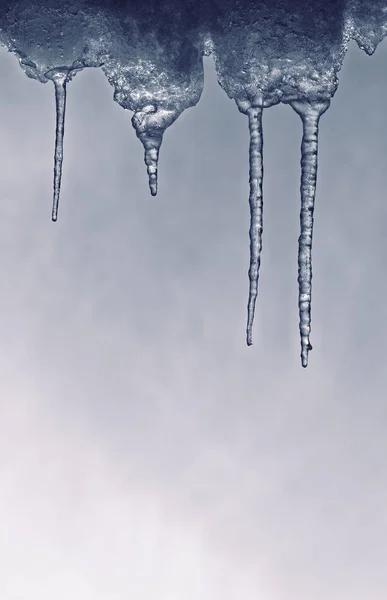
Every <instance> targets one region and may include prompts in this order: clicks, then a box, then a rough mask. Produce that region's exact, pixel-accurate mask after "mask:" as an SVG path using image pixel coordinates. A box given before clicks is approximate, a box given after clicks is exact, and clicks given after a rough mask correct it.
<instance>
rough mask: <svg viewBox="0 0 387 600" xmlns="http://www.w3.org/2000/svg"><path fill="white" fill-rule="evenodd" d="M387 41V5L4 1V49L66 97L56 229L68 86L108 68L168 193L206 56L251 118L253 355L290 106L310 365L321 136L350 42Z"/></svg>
mask: <svg viewBox="0 0 387 600" xmlns="http://www.w3.org/2000/svg"><path fill="white" fill-rule="evenodd" d="M386 33H387V0H386V1H382V0H371V1H370V0H255V1H253V0H207V1H205V0H147V1H145V0H67V1H66V3H64V2H63V0H8V1H7V0H3V2H2V3H1V5H0V43H1V44H2V45H3V46H4V47H5V48H6V49H7V50H9V51H10V52H12V53H13V54H15V55H16V57H17V58H18V60H19V62H20V65H21V67H22V68H23V70H24V71H25V73H26V75H27V76H28V77H31V78H34V79H37V80H38V81H40V82H42V83H46V82H47V81H49V80H51V81H52V82H53V83H54V86H55V99H56V114H57V124H56V141H55V156H54V192H53V209H52V219H53V220H54V221H55V220H56V219H57V214H58V204H59V193H60V182H61V176H62V161H63V138H64V122H65V109H66V91H67V84H68V83H69V82H70V81H71V79H72V78H73V77H74V75H76V73H78V72H79V71H80V70H82V69H84V68H87V67H101V68H102V70H103V72H104V74H105V75H106V77H107V79H108V81H109V83H110V84H111V85H112V87H113V88H114V100H115V101H116V102H118V103H119V104H120V105H121V106H122V107H123V108H124V109H127V110H130V111H132V112H133V115H132V119H131V120H132V125H133V127H134V129H135V131H136V134H137V137H138V138H139V139H140V141H141V142H142V144H143V147H144V160H145V164H146V167H147V172H148V179H149V187H150V191H151V194H152V195H156V193H157V172H158V158H159V152H160V147H161V144H162V140H163V134H164V132H165V130H166V129H167V128H168V127H169V126H170V125H171V124H172V123H173V122H174V121H175V120H176V119H177V118H178V117H179V115H180V114H181V113H182V112H183V111H184V110H185V109H187V108H189V107H192V106H194V105H195V104H196V103H197V102H198V100H199V98H200V96H201V93H202V90H203V55H206V56H208V55H210V54H212V55H213V58H214V61H215V66H216V73H217V77H218V81H219V84H220V85H221V87H222V88H223V89H224V91H225V92H226V93H227V95H228V96H229V98H231V99H233V100H235V102H236V104H237V106H238V109H239V110H240V111H241V112H242V113H244V114H246V115H247V117H248V125H249V131H250V196H249V202H250V214H251V220H250V268H249V278H250V293H249V301H248V320H247V343H248V345H251V344H252V327H253V319H254V311H255V302H256V297H257V293H258V277H259V266H260V252H261V248H262V232H263V196H262V183H263V131H262V117H263V113H264V109H265V108H268V107H270V106H273V105H275V104H278V103H280V102H282V103H286V104H289V105H290V106H292V108H293V109H294V110H295V111H296V112H297V113H298V114H299V115H300V117H301V119H302V124H303V139H302V143H301V213H300V226H301V234H300V238H299V253H298V281H299V313H300V335H301V362H302V365H303V366H304V367H306V366H307V364H308V353H309V351H310V350H311V344H310V330H311V291H312V262H311V251H312V240H313V211H314V202H315V193H316V178H317V150H318V127H319V120H320V117H321V115H322V114H323V113H324V112H325V111H326V110H327V108H328V106H329V103H330V101H331V99H332V97H333V96H334V93H335V91H336V89H337V86H338V72H339V71H340V68H341V66H342V63H343V60H344V57H345V53H346V50H347V45H348V42H349V40H350V39H353V40H355V41H356V43H357V44H358V45H359V47H360V48H361V49H362V50H364V51H365V52H366V53H367V54H372V53H373V52H374V51H375V49H376V47H377V45H378V44H379V43H380V42H381V41H382V39H383V38H384V37H385V36H386Z"/></svg>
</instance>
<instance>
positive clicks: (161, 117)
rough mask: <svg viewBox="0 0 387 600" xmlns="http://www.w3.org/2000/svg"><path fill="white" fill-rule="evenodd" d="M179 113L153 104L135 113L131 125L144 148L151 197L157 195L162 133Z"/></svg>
mask: <svg viewBox="0 0 387 600" xmlns="http://www.w3.org/2000/svg"><path fill="white" fill-rule="evenodd" d="M178 115H179V112H178V111H174V110H167V109H163V108H159V107H157V106H155V105H153V104H150V105H148V106H145V107H143V108H142V109H140V110H138V111H136V112H135V113H134V115H133V117H132V125H133V127H134V128H135V130H136V135H137V137H138V138H139V140H140V141H141V143H142V145H143V146H144V150H145V154H144V161H145V164H146V168H147V172H148V182H149V189H150V192H151V194H152V196H156V194H157V176H158V161H159V152H160V147H161V143H162V141H163V135H164V131H165V130H166V129H167V127H169V125H171V124H172V123H173V122H174V121H175V119H176V118H177V117H178Z"/></svg>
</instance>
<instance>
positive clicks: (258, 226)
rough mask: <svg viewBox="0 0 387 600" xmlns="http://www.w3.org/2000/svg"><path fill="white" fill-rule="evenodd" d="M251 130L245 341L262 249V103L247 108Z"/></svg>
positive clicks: (249, 336)
mask: <svg viewBox="0 0 387 600" xmlns="http://www.w3.org/2000/svg"><path fill="white" fill-rule="evenodd" d="M247 115H248V118H249V130H250V151H249V161H250V178H249V181H250V197H249V203H250V268H249V279H250V290H249V301H248V305H247V330H246V338H247V345H248V346H251V345H252V343H253V333H252V329H253V322H254V313H255V304H256V299H257V295H258V278H259V267H260V262H261V258H260V254H261V249H262V231H263V196H262V183H263V156H262V149H263V134H262V107H252V108H249V109H248V111H247Z"/></svg>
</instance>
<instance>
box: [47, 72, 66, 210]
mask: <svg viewBox="0 0 387 600" xmlns="http://www.w3.org/2000/svg"><path fill="white" fill-rule="evenodd" d="M67 76H68V73H67V71H58V72H57V73H55V74H54V75H53V76H52V77H51V79H52V81H53V82H54V85H55V101H56V136H55V155H54V195H53V204H52V220H53V221H56V220H57V218H58V205H59V195H60V184H61V179H62V163H63V136H64V123H65V114H66V83H67Z"/></svg>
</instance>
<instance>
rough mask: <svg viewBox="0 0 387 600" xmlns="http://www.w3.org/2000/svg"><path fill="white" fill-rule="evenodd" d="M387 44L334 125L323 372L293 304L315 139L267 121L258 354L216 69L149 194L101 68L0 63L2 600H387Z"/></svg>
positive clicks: (234, 148)
mask: <svg viewBox="0 0 387 600" xmlns="http://www.w3.org/2000/svg"><path fill="white" fill-rule="evenodd" d="M386 60H387V45H386V42H385V43H384V44H382V45H381V46H380V47H379V48H378V50H377V52H376V54H375V55H374V56H373V57H371V58H369V57H367V56H366V55H365V54H364V53H361V52H360V50H359V49H358V48H357V47H356V46H355V45H354V44H351V46H350V51H349V52H348V55H347V58H346V60H345V63H344V67H343V70H342V72H341V75H340V86H339V90H338V92H337V94H336V96H335V98H334V99H333V101H332V105H331V108H330V109H329V111H328V112H327V113H325V115H324V116H323V117H322V119H321V129H320V131H321V136H320V160H319V173H318V191H317V199H316V202H317V204H316V211H315V236H314V244H313V275H314V277H313V300H312V302H313V304H312V335H311V341H312V344H313V347H314V348H313V352H311V354H310V357H309V366H308V368H307V369H302V367H301V364H300V356H299V355H300V348H299V332H298V307H297V240H298V235H299V206H300V199H299V178H300V172H299V170H300V169H299V158H300V157H299V153H300V141H301V121H300V118H299V116H298V115H297V114H296V113H294V112H293V111H292V110H291V108H290V107H284V106H280V107H275V108H271V109H268V110H266V111H265V113H264V130H265V133H264V162H265V182H264V239H263V252H262V262H261V277H260V289H259V298H258V303H257V311H256V322H255V327H254V342H255V343H254V346H252V347H250V348H248V347H247V346H246V345H245V324H246V305H247V292H248V277H247V269H248V252H249V240H248V227H249V215H248V126H247V118H246V117H245V116H244V115H241V114H240V113H239V112H238V110H237V108H236V106H235V104H234V103H233V102H232V101H230V100H229V99H228V98H227V96H226V95H225V93H224V92H223V91H222V90H221V88H220V87H219V86H218V85H217V83H216V80H215V75H214V68H213V64H212V60H211V59H206V61H205V77H206V81H205V91H204V93H203V96H202V98H201V100H200V102H199V104H198V105H197V106H196V107H195V108H193V109H189V110H188V111H186V112H185V113H184V114H183V115H182V116H181V117H180V118H179V119H178V120H177V122H176V123H175V124H174V125H173V126H172V127H171V128H170V130H168V131H167V133H166V135H165V137H164V142H163V146H162V149H161V157H160V171H159V194H158V196H157V198H152V197H151V196H150V194H149V190H148V184H147V177H146V169H145V166H144V164H143V149H142V146H141V144H140V142H139V141H138V140H137V138H136V136H135V133H134V131H133V129H132V126H131V123H130V117H131V114H130V113H129V112H126V111H124V110H123V109H122V108H120V107H119V106H118V105H117V104H115V103H114V102H113V99H112V95H113V90H112V88H111V87H110V86H109V84H108V83H107V81H106V80H105V78H104V76H103V73H102V72H101V71H97V70H91V69H90V70H87V71H85V72H83V73H81V74H79V75H77V76H76V77H75V79H74V80H73V81H72V82H71V83H70V84H69V86H68V109H67V117H66V134H65V157H64V175H63V184H62V195H61V201H60V207H59V219H58V222H57V223H55V224H54V223H52V222H51V196H52V192H51V186H52V168H53V148H54V130H55V110H54V89H53V85H52V84H51V83H47V84H46V85H42V84H40V83H38V82H35V81H32V80H29V79H28V78H27V77H26V76H25V74H24V73H23V71H22V70H21V69H20V67H19V66H18V63H17V60H16V58H14V57H13V56H12V55H9V54H7V53H6V52H5V51H1V53H0V78H1V82H2V93H1V100H0V102H1V107H0V131H1V135H0V144H1V161H0V189H1V205H0V206H1V219H0V247H1V254H0V277H1V282H2V283H1V294H0V335H1V338H0V339H1V346H0V351H1V354H0V598H1V600H53V599H55V600H69V599H70V598H71V599H72V600H128V599H133V600H134V599H135V600H199V599H200V600H236V599H238V600H261V599H262V600H311V599H313V600H385V598H386V590H387V570H386V568H385V566H386V562H387V541H386V540H387V508H386V507H387V436H386V432H387V400H386V397H387V394H386V389H387V370H386V364H387V326H386V323H387V310H386V296H387V270H386V263H387V236H386V222H387V201H386V196H387V192H386V188H387V168H386V165H387V135H386V131H387V129H386V119H385V115H386V110H385V104H386V97H387V78H386V74H385V65H386Z"/></svg>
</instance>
